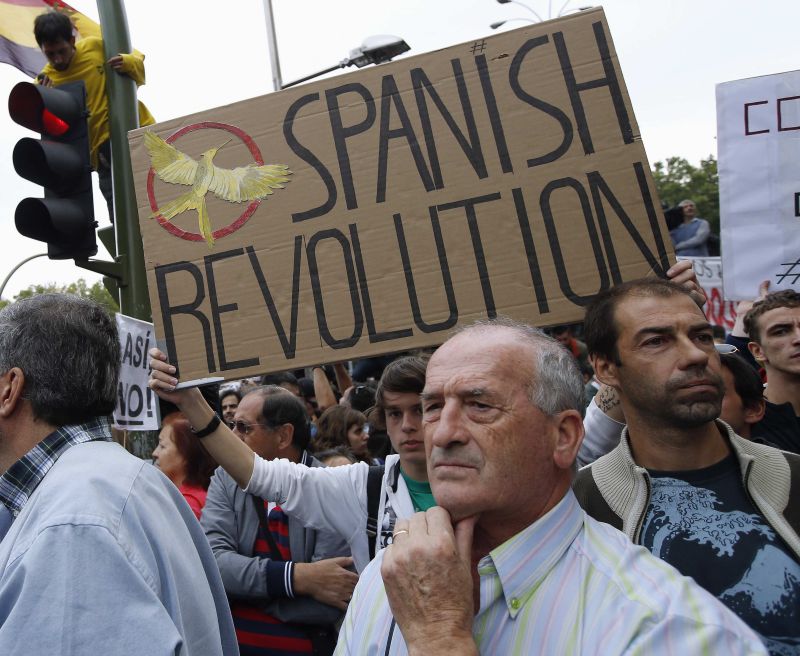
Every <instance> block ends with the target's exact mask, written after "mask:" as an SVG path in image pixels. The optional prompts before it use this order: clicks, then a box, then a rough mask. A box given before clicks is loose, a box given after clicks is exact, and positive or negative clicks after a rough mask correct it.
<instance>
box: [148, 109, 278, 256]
mask: <svg viewBox="0 0 800 656" xmlns="http://www.w3.org/2000/svg"><path fill="white" fill-rule="evenodd" d="M207 129H215V130H225V132H229V133H231V134H232V135H233V136H234V137H236V138H237V139H239V140H240V141H241V142H242V143H243V144H244V145H245V146H246V147H247V150H249V151H250V154H251V155H252V156H253V161H254V162H255V163H256V164H258V165H259V166H262V165H263V164H264V159H263V158H262V157H261V151H260V150H259V149H258V146H256V142H255V141H253V138H252V137H251V136H250V135H249V134H247V133H245V132H243V131H242V130H240V129H239V128H237V127H235V126H233V125H228V124H227V123H214V122H213V121H203V122H202V123H193V124H192V125H187V126H186V127H183V128H181V129H180V130H178V131H177V132H176V133H175V134H173V135H171V136H169V137H167V139H165V141H166V142H167V143H168V144H171V143H173V142H175V141H177V140H178V139H180V138H181V137H183V136H184V135H186V134H189V133H190V132H194V131H196V130H207ZM155 177H156V172H155V170H154V169H153V167H152V166H151V167H150V170H149V171H148V172H147V199H148V200H149V202H150V209H151V210H153V215H154V216H155V219H156V221H158V224H159V225H160V226H161V227H162V228H164V230H166V231H167V232H169V233H170V234H173V235H175V236H176V237H180V238H181V239H186V240H188V241H205V238H204V237H203V235H201V234H200V233H198V232H189V231H187V230H183V229H181V228H179V227H178V226H176V225H175V224H174V223H172V222H171V221H168V220H167V219H165V218H164V217H163V216H161V214H160V213H159V211H158V202H157V201H156V194H155V190H154V188H153V183H154V182H155ZM260 204H261V201H260V200H254V201H253V202H251V203H250V204H249V205H248V206H247V207H246V208H245V210H244V212H242V213H241V215H239V217H238V218H236V219H235V220H234V221H233V222H232V223H230V224H229V225H226V226H225V227H224V228H220V229H219V230H215V231H214V232H213V233H212V234H213V235H214V239H221V238H222V237H227V236H228V235H230V234H233V233H234V232H236V231H237V230H238V229H239V228H241V227H242V226H243V225H244V224H245V223H247V220H248V219H249V218H250V217H251V216H253V212H255V211H256V208H257V207H258V206H259V205H260Z"/></svg>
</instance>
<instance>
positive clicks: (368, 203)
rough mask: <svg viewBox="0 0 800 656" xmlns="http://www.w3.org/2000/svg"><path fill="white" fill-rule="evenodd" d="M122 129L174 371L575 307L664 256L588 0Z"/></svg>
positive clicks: (424, 338)
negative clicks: (533, 19)
mask: <svg viewBox="0 0 800 656" xmlns="http://www.w3.org/2000/svg"><path fill="white" fill-rule="evenodd" d="M209 93H213V89H212V88H211V87H210V88H209ZM148 133H153V134H150V135H149V136H148ZM130 144H131V154H132V160H133V168H134V176H135V183H136V194H137V201H138V206H139V216H140V223H141V228H142V236H143V239H144V247H145V256H146V261H147V270H148V281H149V286H150V296H151V301H152V307H153V316H154V321H155V327H156V332H157V334H158V335H159V338H161V339H163V342H164V344H165V346H166V348H167V350H168V352H169V356H170V359H171V361H172V362H174V363H176V364H177V365H178V366H179V368H180V374H181V378H182V379H183V380H188V379H191V378H205V377H210V376H223V377H225V378H238V377H242V376H246V375H251V374H253V373H257V372H265V371H274V370H281V369H286V368H297V367H300V366H304V365H309V364H315V363H324V362H332V361H339V360H346V359H351V358H359V357H365V356H369V355H376V354H380V353H387V352H391V351H398V350H404V349H410V348H416V347H421V346H428V345H434V344H438V343H440V342H442V341H443V340H444V339H445V338H446V336H447V334H448V331H449V330H450V329H452V328H453V327H454V326H455V325H456V324H458V323H464V322H469V321H472V320H474V319H478V318H481V317H486V316H489V317H494V316H496V315H499V314H505V315H509V316H511V317H514V318H516V319H520V320H524V321H527V322H530V323H533V324H536V325H540V326H545V325H552V324H556V323H563V322H570V321H575V320H580V319H581V318H582V316H583V312H584V307H585V306H586V304H587V303H589V302H590V301H591V300H592V299H593V298H594V297H595V295H596V294H597V293H598V292H599V291H600V290H603V289H607V288H608V287H610V286H611V285H613V284H614V283H617V282H620V281H622V280H627V279H631V278H636V277H640V276H644V275H647V274H651V273H653V272H655V273H657V274H663V272H664V271H665V270H666V269H667V268H668V266H669V260H670V258H671V244H670V241H669V237H668V234H667V232H666V228H665V225H664V220H663V216H662V213H661V211H660V209H659V203H658V199H657V197H656V192H655V188H654V186H653V182H652V180H651V176H650V170H649V165H648V163H647V158H646V155H645V152H644V148H643V147H642V143H641V140H640V137H639V131H638V127H637V125H636V121H635V119H634V115H633V111H632V109H631V104H630V99H629V97H628V94H627V91H626V89H625V84H624V81H623V79H622V73H621V71H620V67H619V63H618V61H617V58H616V55H615V52H614V47H613V44H612V41H611V36H610V34H609V30H608V26H607V24H606V20H605V16H604V14H603V12H602V10H600V9H594V10H590V11H584V12H581V13H580V14H575V15H574V16H569V17H566V18H564V19H560V20H557V21H550V22H547V23H541V24H537V25H532V26H530V27H526V28H523V29H520V30H516V31H513V32H507V33H504V34H499V35H496V36H492V37H487V38H486V39H481V40H479V41H476V42H474V43H465V44H461V45H458V46H453V47H452V48H447V49H445V50H440V51H437V52H434V53H429V54H424V55H419V56H417V57H412V58H408V59H403V60H401V61H397V62H392V63H389V64H384V65H381V66H377V67H372V68H367V69H363V70H361V71H358V72H355V73H351V74H349V75H342V76H339V77H335V78H330V79H326V80H322V81H319V82H316V83H312V84H307V85H304V86H300V87H295V88H291V89H287V90H284V91H281V92H279V93H274V94H269V95H267V96H263V97H260V98H254V99H252V100H248V101H244V102H240V103H237V104H233V105H230V106H227V107H222V108H219V109H214V110H210V111H207V112H203V113H200V114H196V115H192V116H187V117H184V118H181V119H176V120H173V121H168V122H165V123H161V124H158V125H156V126H151V127H148V128H145V129H142V130H138V131H134V132H132V133H131V135H130ZM209 191H210V192H211V193H208V192H209ZM240 201H241V202H240Z"/></svg>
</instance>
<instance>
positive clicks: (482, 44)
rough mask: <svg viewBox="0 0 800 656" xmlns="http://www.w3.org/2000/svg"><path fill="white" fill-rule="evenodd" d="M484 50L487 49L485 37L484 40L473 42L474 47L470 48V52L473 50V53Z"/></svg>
mask: <svg viewBox="0 0 800 656" xmlns="http://www.w3.org/2000/svg"><path fill="white" fill-rule="evenodd" d="M484 50H486V40H485V39H484V40H482V41H476V42H475V43H473V44H472V47H471V48H470V52H472V54H473V55H474V54H477V53H479V52H483V51H484Z"/></svg>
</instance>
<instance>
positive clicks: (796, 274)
mask: <svg viewBox="0 0 800 656" xmlns="http://www.w3.org/2000/svg"><path fill="white" fill-rule="evenodd" d="M781 266H783V267H787V269H786V271H784V272H783V273H776V274H775V278H776V279H777V281H778V284H780V283H782V282H783V281H784V280H786V278H793V280H792V284H793V285H796V284H797V281H798V280H800V271H796V270H795V267H800V259H799V260H797V261H795V262H783V263H782V264H781Z"/></svg>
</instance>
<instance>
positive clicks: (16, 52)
mask: <svg viewBox="0 0 800 656" xmlns="http://www.w3.org/2000/svg"><path fill="white" fill-rule="evenodd" d="M50 9H55V10H57V11H61V12H64V13H65V14H67V15H68V16H69V17H70V19H71V20H72V24H73V25H74V26H75V38H76V39H80V38H81V37H86V36H100V26H99V25H98V24H97V23H95V22H94V21H93V20H92V19H90V18H87V17H86V16H84V15H83V14H82V13H80V12H79V11H76V10H75V9H73V8H72V7H70V6H69V5H68V4H67V3H65V2H61V1H60V0H0V62H3V63H6V64H11V65H12V66H14V67H15V68H18V69H19V70H21V71H22V72H23V73H26V74H28V75H30V76H31V77H36V75H37V74H38V73H39V71H41V70H42V68H44V65H45V64H46V63H47V60H46V59H45V57H44V55H43V54H42V51H41V50H40V49H39V46H38V45H37V44H36V39H34V38H33V20H34V19H35V18H36V17H37V16H38V15H39V14H41V13H44V12H45V11H48V10H50Z"/></svg>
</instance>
